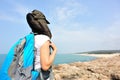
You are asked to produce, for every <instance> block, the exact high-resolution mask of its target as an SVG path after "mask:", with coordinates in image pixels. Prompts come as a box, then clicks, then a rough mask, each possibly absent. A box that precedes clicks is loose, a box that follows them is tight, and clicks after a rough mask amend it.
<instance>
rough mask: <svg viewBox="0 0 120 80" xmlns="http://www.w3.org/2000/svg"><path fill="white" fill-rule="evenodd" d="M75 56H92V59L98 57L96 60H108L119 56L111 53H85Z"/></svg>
mask: <svg viewBox="0 0 120 80" xmlns="http://www.w3.org/2000/svg"><path fill="white" fill-rule="evenodd" d="M77 55H82V56H92V57H98V58H101V57H104V58H108V57H114V56H119V55H120V53H112V54H88V53H85V54H77Z"/></svg>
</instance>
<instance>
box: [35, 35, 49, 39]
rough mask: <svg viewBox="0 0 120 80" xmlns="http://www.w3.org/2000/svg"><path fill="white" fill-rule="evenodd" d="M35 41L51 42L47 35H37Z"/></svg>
mask: <svg viewBox="0 0 120 80" xmlns="http://www.w3.org/2000/svg"><path fill="white" fill-rule="evenodd" d="M35 39H42V40H43V39H48V40H50V38H49V37H48V36H47V35H43V34H40V35H35Z"/></svg>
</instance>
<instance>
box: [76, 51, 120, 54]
mask: <svg viewBox="0 0 120 80" xmlns="http://www.w3.org/2000/svg"><path fill="white" fill-rule="evenodd" d="M81 53H82V54H83V53H88V54H113V53H120V50H98V51H88V52H80V53H77V54H81Z"/></svg>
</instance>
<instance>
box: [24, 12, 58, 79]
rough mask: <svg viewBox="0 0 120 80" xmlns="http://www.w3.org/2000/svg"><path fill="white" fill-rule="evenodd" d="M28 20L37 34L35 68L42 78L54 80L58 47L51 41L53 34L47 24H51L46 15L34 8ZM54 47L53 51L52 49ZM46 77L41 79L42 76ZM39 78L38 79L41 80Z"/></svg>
mask: <svg viewBox="0 0 120 80" xmlns="http://www.w3.org/2000/svg"><path fill="white" fill-rule="evenodd" d="M26 18H27V22H28V24H29V26H30V28H31V30H32V32H33V33H34V34H35V49H36V51H35V61H34V69H35V70H36V71H39V72H42V74H41V73H40V76H39V79H40V80H53V79H52V77H51V69H52V68H51V66H52V63H53V61H54V58H55V55H56V52H57V48H56V46H55V44H54V43H53V42H51V41H50V39H51V37H52V34H51V31H50V29H49V28H48V26H47V24H50V23H49V21H47V19H46V17H45V15H44V14H43V13H42V12H40V11H38V10H33V11H32V13H28V14H27V16H26ZM50 48H52V52H51V51H50ZM41 76H42V77H43V78H44V79H41V78H42V77H41ZM39 79H38V80H39Z"/></svg>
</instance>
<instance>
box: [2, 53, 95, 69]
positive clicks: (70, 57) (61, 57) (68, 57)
mask: <svg viewBox="0 0 120 80" xmlns="http://www.w3.org/2000/svg"><path fill="white" fill-rule="evenodd" d="M6 55H7V54H0V68H1V66H2V64H3V62H4V60H5V58H6ZM93 59H96V58H95V57H90V56H82V55H77V54H60V53H59V54H57V55H56V57H55V60H54V64H55V65H58V64H63V63H72V62H78V61H80V62H84V61H90V60H93Z"/></svg>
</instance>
